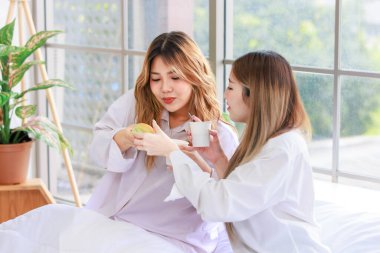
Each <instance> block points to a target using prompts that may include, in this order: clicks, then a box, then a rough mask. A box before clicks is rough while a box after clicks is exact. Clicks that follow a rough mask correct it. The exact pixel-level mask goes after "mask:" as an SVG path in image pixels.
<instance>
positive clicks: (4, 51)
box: [0, 44, 25, 57]
mask: <svg viewBox="0 0 380 253" xmlns="http://www.w3.org/2000/svg"><path fill="white" fill-rule="evenodd" d="M22 50H25V48H24V47H16V46H8V45H3V44H0V57H4V56H6V57H8V55H9V54H10V53H16V52H20V51H22Z"/></svg>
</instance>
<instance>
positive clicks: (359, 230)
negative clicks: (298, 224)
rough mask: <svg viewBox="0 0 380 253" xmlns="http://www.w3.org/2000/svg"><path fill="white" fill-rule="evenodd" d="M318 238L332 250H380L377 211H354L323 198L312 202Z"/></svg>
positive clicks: (379, 252)
mask: <svg viewBox="0 0 380 253" xmlns="http://www.w3.org/2000/svg"><path fill="white" fill-rule="evenodd" d="M315 214H316V219H317V221H318V223H319V225H320V227H321V239H322V241H323V242H324V243H325V244H326V245H327V246H329V247H330V249H331V252H333V253H380V213H369V212H358V211H352V210H351V209H347V208H344V207H342V206H339V205H336V204H333V203H330V202H323V201H316V203H315Z"/></svg>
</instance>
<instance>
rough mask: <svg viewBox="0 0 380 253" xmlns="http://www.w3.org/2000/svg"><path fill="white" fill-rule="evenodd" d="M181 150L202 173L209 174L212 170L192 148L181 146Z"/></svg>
mask: <svg viewBox="0 0 380 253" xmlns="http://www.w3.org/2000/svg"><path fill="white" fill-rule="evenodd" d="M181 150H182V152H183V153H185V154H186V155H187V156H188V157H190V158H191V159H192V160H193V161H194V162H195V163H196V164H197V165H198V166H199V167H200V168H201V170H202V171H204V172H207V173H209V174H211V171H212V169H211V168H210V167H209V165H208V164H207V162H206V161H205V160H204V159H203V157H202V156H201V155H200V154H199V153H198V152H197V151H195V150H194V148H193V147H189V146H182V147H181Z"/></svg>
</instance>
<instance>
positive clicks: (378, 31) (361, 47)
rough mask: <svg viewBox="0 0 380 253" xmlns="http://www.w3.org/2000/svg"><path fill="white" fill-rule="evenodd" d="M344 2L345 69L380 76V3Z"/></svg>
mask: <svg viewBox="0 0 380 253" xmlns="http://www.w3.org/2000/svg"><path fill="white" fill-rule="evenodd" d="M341 2H342V15H341V22H342V28H341V39H340V40H341V43H340V44H341V52H342V53H341V66H342V68H344V69H353V70H364V71H376V72H380V57H379V56H380V46H379V45H380V18H379V10H380V1H379V0H363V1H356V0H347V1H341Z"/></svg>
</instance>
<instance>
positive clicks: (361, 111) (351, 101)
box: [339, 77, 380, 177]
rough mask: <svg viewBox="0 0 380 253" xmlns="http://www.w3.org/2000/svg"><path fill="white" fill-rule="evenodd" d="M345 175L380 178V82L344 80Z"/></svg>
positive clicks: (342, 146)
mask: <svg viewBox="0 0 380 253" xmlns="http://www.w3.org/2000/svg"><path fill="white" fill-rule="evenodd" d="M341 81H342V98H341V139H340V156H339V157H340V165H339V168H340V170H342V171H348V172H353V173H356V174H363V175H370V176H376V177H380V80H377V79H370V78H359V77H343V78H342V80H341Z"/></svg>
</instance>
